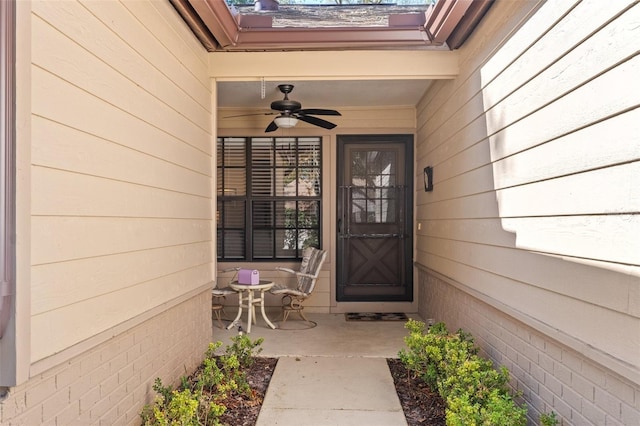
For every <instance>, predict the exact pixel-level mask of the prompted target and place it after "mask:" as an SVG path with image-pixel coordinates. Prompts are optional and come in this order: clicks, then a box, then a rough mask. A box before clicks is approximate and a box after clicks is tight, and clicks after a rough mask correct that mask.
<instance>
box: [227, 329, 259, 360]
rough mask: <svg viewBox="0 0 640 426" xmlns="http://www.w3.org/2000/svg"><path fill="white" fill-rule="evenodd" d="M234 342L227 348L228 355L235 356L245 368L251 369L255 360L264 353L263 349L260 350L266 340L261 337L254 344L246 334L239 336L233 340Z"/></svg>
mask: <svg viewBox="0 0 640 426" xmlns="http://www.w3.org/2000/svg"><path fill="white" fill-rule="evenodd" d="M231 341H232V342H233V343H232V344H231V346H227V350H226V354H227V355H235V356H236V358H238V361H239V362H240V365H241V366H242V367H243V368H246V367H251V366H252V365H253V358H254V357H255V356H257V355H259V354H260V352H262V348H259V349H258V350H257V351H256V348H258V347H259V346H260V345H262V343H263V342H264V339H263V338H262V337H260V338H259V339H256V340H254V341H253V342H252V341H251V339H250V338H249V336H247V335H246V334H239V335H237V336H234V337H232V338H231Z"/></svg>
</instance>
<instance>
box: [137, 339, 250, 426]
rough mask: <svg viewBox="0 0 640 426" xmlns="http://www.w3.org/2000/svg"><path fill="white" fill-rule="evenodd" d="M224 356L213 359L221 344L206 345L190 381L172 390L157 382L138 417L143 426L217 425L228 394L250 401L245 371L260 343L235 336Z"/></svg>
mask: <svg viewBox="0 0 640 426" xmlns="http://www.w3.org/2000/svg"><path fill="white" fill-rule="evenodd" d="M232 340H233V344H232V345H231V346H228V347H227V348H226V350H225V354H223V355H220V356H216V351H217V349H218V348H220V346H221V345H222V343H221V342H216V343H210V344H209V347H208V349H207V351H206V352H205V357H204V360H203V361H202V364H201V365H200V368H198V370H197V371H196V372H195V373H194V374H193V375H192V376H190V377H182V378H181V379H180V382H181V385H180V387H179V388H178V389H175V390H173V389H172V388H171V387H170V386H164V385H163V384H162V380H161V379H160V378H157V379H156V380H155V383H154V385H153V390H154V391H156V393H157V395H156V398H155V400H154V403H153V404H151V405H146V406H145V407H144V408H143V410H142V413H141V414H140V417H142V423H143V425H145V426H165V425H184V426H190V425H193V426H196V425H207V426H214V425H219V424H220V420H219V419H220V416H222V415H223V414H224V413H225V411H226V407H225V405H224V401H225V399H226V398H228V396H229V395H231V394H232V393H236V394H239V395H244V396H245V397H246V398H251V397H252V392H251V388H250V387H249V384H248V382H247V379H246V373H245V369H246V367H248V366H250V365H252V364H253V357H254V356H255V354H258V353H260V352H261V351H262V348H260V349H258V350H257V351H256V348H257V347H258V346H260V345H261V344H262V342H263V339H258V340H255V341H253V342H252V341H251V340H250V339H249V337H248V336H245V335H243V336H237V337H234V338H233V339H232Z"/></svg>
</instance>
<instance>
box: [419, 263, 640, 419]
mask: <svg viewBox="0 0 640 426" xmlns="http://www.w3.org/2000/svg"><path fill="white" fill-rule="evenodd" d="M418 285H419V292H420V306H419V313H420V316H421V317H422V318H424V319H425V320H426V319H434V320H435V321H436V322H438V321H443V322H444V323H445V324H446V325H447V328H448V329H449V330H457V329H458V328H462V329H464V330H465V331H468V332H470V333H471V334H472V335H473V336H474V339H475V341H476V343H477V344H478V346H480V348H481V351H482V355H483V356H485V357H489V358H491V359H492V360H493V361H494V362H495V363H496V364H497V365H504V366H506V367H507V368H508V369H509V372H510V373H511V382H512V386H513V387H514V388H516V389H518V390H519V391H521V392H522V395H523V399H524V401H525V402H526V404H527V405H528V407H529V424H531V425H537V424H538V422H537V419H538V416H539V414H540V413H549V412H551V411H554V412H556V413H557V414H558V415H559V416H560V417H561V418H562V423H561V424H562V426H568V425H598V426H602V425H627V426H630V425H640V385H638V384H636V383H633V382H631V381H629V380H627V379H625V378H624V377H620V376H619V375H617V374H616V373H614V372H612V371H610V370H608V369H607V368H606V367H605V366H603V365H600V364H597V363H595V362H594V361H592V360H590V359H589V358H587V357H585V356H583V355H581V354H580V353H578V352H576V351H574V350H572V349H571V348H568V347H566V346H563V345H562V344H560V343H559V342H557V341H555V340H554V339H552V338H550V337H549V336H546V335H544V334H541V333H540V332H538V331H536V330H534V329H533V328H531V327H529V326H527V325H526V324H523V323H522V322H520V321H518V320H516V319H514V318H512V317H510V316H508V315H506V314H505V313H503V312H501V311H499V310H497V309H495V308H493V307H491V306H489V305H488V304H486V303H484V302H483V301H481V300H479V299H477V298H475V297H473V296H471V295H469V294H467V293H465V292H463V291H461V290H460V289H458V288H456V287H455V286H453V285H450V284H449V283H447V282H445V281H444V280H443V279H440V278H438V277H436V276H434V275H432V274H430V273H428V272H427V271H420V275H419V280H418Z"/></svg>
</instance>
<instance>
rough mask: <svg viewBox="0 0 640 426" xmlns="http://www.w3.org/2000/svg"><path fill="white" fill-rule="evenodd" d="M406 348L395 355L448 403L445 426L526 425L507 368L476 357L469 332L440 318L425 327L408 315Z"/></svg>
mask: <svg viewBox="0 0 640 426" xmlns="http://www.w3.org/2000/svg"><path fill="white" fill-rule="evenodd" d="M405 327H406V328H407V329H408V330H409V336H407V337H405V343H406V345H407V349H402V350H401V351H400V352H399V354H398V356H399V358H400V360H401V361H402V363H403V364H404V365H405V366H406V368H407V370H408V371H409V372H410V373H411V374H412V375H413V376H414V377H418V378H420V379H421V380H422V381H424V382H425V383H426V384H427V385H428V386H429V388H430V389H433V390H437V392H438V394H439V395H440V396H441V397H442V398H443V399H444V401H445V402H446V408H445V416H446V424H447V425H448V426H491V425H501V426H524V425H526V423H527V419H526V413H527V410H526V408H522V407H519V406H518V405H517V404H516V403H515V402H514V400H513V397H512V396H511V394H510V392H509V391H510V390H509V386H508V382H509V372H508V370H507V369H506V367H501V368H499V369H495V368H494V367H493V363H492V362H491V361H489V360H487V359H483V358H481V357H480V356H478V348H477V346H475V344H474V343H473V339H472V337H471V335H470V334H468V333H465V332H464V331H462V330H459V331H458V332H456V333H449V331H448V330H447V328H446V326H445V325H444V323H437V324H434V325H433V326H432V327H430V328H429V329H428V330H427V331H426V332H425V324H424V323H423V322H420V321H416V320H409V321H408V322H407V323H406V325H405Z"/></svg>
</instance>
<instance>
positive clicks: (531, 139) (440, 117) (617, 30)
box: [416, 1, 640, 424]
mask: <svg viewBox="0 0 640 426" xmlns="http://www.w3.org/2000/svg"><path fill="white" fill-rule="evenodd" d="M639 17H640V5H638V4H637V3H634V2H631V1H622V2H615V4H607V5H606V7H602V4H600V3H595V2H590V1H583V2H546V3H545V2H541V3H539V4H537V3H535V2H526V3H525V2H497V4H496V5H495V6H494V7H492V9H491V10H490V12H489V15H487V18H486V19H485V20H484V21H483V22H482V23H481V25H480V27H479V28H478V29H477V30H476V34H482V37H480V36H477V37H475V38H473V39H472V41H470V42H469V43H467V44H466V45H465V46H464V47H463V48H462V49H461V52H460V60H461V68H460V77H459V78H457V79H455V80H453V81H439V82H436V83H434V84H433V85H432V86H431V87H430V89H429V91H428V93H427V95H426V96H425V98H424V99H423V100H422V101H421V103H420V105H418V107H417V111H418V119H417V141H416V150H417V151H416V163H417V167H416V170H417V173H416V180H417V181H418V182H421V180H422V174H421V171H422V169H423V167H424V166H427V165H430V166H433V167H434V180H435V187H434V190H433V192H430V193H425V192H423V191H418V192H417V194H416V204H417V206H416V221H417V222H418V223H419V225H420V229H419V230H418V231H417V239H416V262H417V263H418V264H419V266H421V267H424V268H425V269H424V271H425V272H424V275H423V276H422V278H421V280H420V285H421V294H423V292H425V291H427V292H428V291H429V290H428V286H429V285H430V283H431V281H428V282H427V281H426V280H431V279H432V278H431V277H430V274H433V275H434V276H438V277H440V278H442V279H443V281H442V282H443V283H444V282H448V283H451V284H452V285H455V286H456V287H458V289H462V290H463V291H465V292H467V293H468V294H469V295H471V296H472V297H476V298H478V299H480V300H482V301H483V303H488V304H490V305H492V306H493V307H495V308H497V309H498V310H501V311H502V312H504V313H506V314H507V315H510V316H515V317H516V318H517V321H523V322H524V323H525V324H526V325H527V326H528V327H532V328H533V329H537V330H540V331H541V332H543V333H548V334H549V337H550V338H551V339H555V340H558V341H559V342H562V344H563V345H567V346H568V347H571V348H573V350H576V351H578V352H581V353H582V354H583V355H582V356H583V357H584V362H585V363H586V362H589V363H593V364H595V365H599V366H600V367H601V368H606V369H609V370H610V371H612V373H611V374H618V375H622V376H626V377H627V379H628V380H631V381H632V382H635V383H640V364H638V360H640V349H639V348H640V308H639V305H640V303H638V300H640V286H639V283H640V245H639V244H640V243H639V241H640V238H639V236H640V220H639V219H638V213H639V212H640V192H638V190H637V188H638V187H639V186H640V180H639V179H640V132H639V130H640V129H639V127H638V125H639V124H638V123H640V108H639V107H640V98H639V97H638V95H637V94H638V93H640V80H638V78H637V77H636V76H637V75H640V55H638V46H637V43H634V42H633V41H634V40H638V38H639V37H640V30H639V27H638V26H637V22H638V18H639ZM427 277H429V278H427ZM438 297H440V295H439V296H438ZM442 297H443V299H442V300H444V299H446V298H447V296H444V295H443V296H442ZM442 300H441V299H438V300H434V301H433V302H431V301H426V302H425V301H423V300H422V296H421V303H423V302H424V304H425V306H427V308H423V309H437V308H435V306H436V305H437V303H439V302H441V301H442ZM449 302H450V301H449ZM421 313H423V315H429V312H421ZM432 315H433V314H432ZM446 316H447V317H455V316H456V315H446ZM459 316H460V319H462V322H461V323H458V324H456V327H458V326H461V327H465V323H464V320H463V318H464V315H463V314H460V315H459ZM470 321H475V319H470ZM517 321H516V322H517ZM514 323H515V322H514ZM466 325H467V326H468V328H469V329H474V328H475V325H474V324H471V323H469V324H466ZM498 332H499V331H498ZM523 348H524V349H523V351H528V350H529V349H527V348H528V347H527V346H523ZM525 353H526V352H525ZM492 355H493V356H494V357H495V358H496V359H497V360H498V361H499V360H500V358H501V357H502V356H504V355H505V354H504V353H502V354H500V352H499V351H496V350H493V349H492ZM575 372H576V373H580V374H584V372H582V371H580V369H579V368H578V369H576V370H575ZM516 374H520V376H518V379H519V380H520V379H521V380H522V383H525V382H526V381H530V380H533V379H532V378H531V377H530V376H528V375H529V374H531V373H530V372H523V371H522V370H518V369H516ZM594 380H595V379H594ZM600 391H601V390H600V389H599V390H598V392H600ZM570 392H571V391H570V390H567V391H565V392H564V393H563V395H564V394H565V393H566V394H569V393H570ZM602 392H603V394H607V393H608V392H612V391H610V390H602ZM635 392H636V395H637V394H638V390H637V389H636V390H635ZM612 393H615V392H612ZM540 397H541V395H540V394H538V395H535V393H532V395H531V396H530V398H531V399H530V400H529V399H528V401H529V402H530V403H531V404H535V403H536V401H537V399H536V398H540ZM526 398H529V397H526ZM554 401H555V400H554V399H552V400H551V401H547V402H548V403H549V407H553V405H552V404H553V403H554ZM573 402H575V403H576V404H575V406H573V405H572V406H571V407H570V408H569V409H568V410H567V411H564V412H568V413H569V417H568V418H563V421H566V422H567V423H568V424H574V423H572V419H571V413H572V412H575V413H580V412H581V411H580V410H581V406H582V405H583V404H582V403H581V402H580V400H579V399H575V400H574V401H563V402H562V404H572V403H573ZM591 402H592V401H591ZM555 403H556V404H558V405H557V406H558V407H561V403H560V402H555ZM616 403H619V402H618V401H616ZM595 405H597V406H599V409H605V407H604V406H606V405H607V403H606V402H596V404H595ZM543 408H544V407H543ZM573 410H575V411H573ZM629 413H632V415H633V416H637V415H638V411H637V407H636V409H635V411H634V410H631V411H629ZM582 416H586V417H588V415H587V414H585V413H582V414H580V415H578V414H576V416H575V419H574V420H575V424H582V423H580V419H583V418H584V417H582ZM614 418H615V419H616V420H615V421H620V420H621V417H620V415H618V416H617V417H614ZM608 420H610V419H609V418H608ZM612 421H614V420H612ZM594 424H596V423H594Z"/></svg>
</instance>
